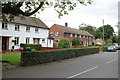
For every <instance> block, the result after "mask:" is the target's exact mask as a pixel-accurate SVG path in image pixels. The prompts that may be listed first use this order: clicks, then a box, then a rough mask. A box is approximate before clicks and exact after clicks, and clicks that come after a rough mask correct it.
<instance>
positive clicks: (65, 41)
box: [57, 38, 71, 48]
mask: <svg viewBox="0 0 120 80" xmlns="http://www.w3.org/2000/svg"><path fill="white" fill-rule="evenodd" d="M57 47H58V48H70V47H71V44H70V41H69V40H68V39H67V38H63V39H61V40H59V42H58V45H57Z"/></svg>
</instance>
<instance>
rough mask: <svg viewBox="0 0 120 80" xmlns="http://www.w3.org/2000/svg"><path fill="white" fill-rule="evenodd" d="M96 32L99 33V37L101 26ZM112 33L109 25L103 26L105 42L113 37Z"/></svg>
mask: <svg viewBox="0 0 120 80" xmlns="http://www.w3.org/2000/svg"><path fill="white" fill-rule="evenodd" d="M98 32H99V33H100V35H102V33H103V26H102V27H99V28H98ZM113 33H114V29H113V27H111V25H109V24H107V25H104V38H105V40H107V39H109V38H110V37H111V36H112V35H113ZM101 37H102V36H101Z"/></svg>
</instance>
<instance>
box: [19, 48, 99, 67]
mask: <svg viewBox="0 0 120 80" xmlns="http://www.w3.org/2000/svg"><path fill="white" fill-rule="evenodd" d="M98 52H99V48H85V49H79V48H75V49H61V50H49V51H35V52H30V51H29V52H28V51H23V52H22V57H21V60H22V61H21V62H22V63H21V66H28V65H35V64H42V63H47V62H51V61H58V60H64V59H69V58H74V57H79V56H83V55H89V54H94V53H98Z"/></svg>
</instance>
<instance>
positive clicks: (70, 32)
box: [49, 23, 94, 46]
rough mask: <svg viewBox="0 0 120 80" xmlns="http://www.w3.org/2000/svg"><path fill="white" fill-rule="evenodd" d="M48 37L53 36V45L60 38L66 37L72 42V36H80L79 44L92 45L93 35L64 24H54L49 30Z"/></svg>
mask: <svg viewBox="0 0 120 80" xmlns="http://www.w3.org/2000/svg"><path fill="white" fill-rule="evenodd" d="M49 34H50V37H53V38H54V45H55V44H56V43H57V42H58V41H59V40H60V39H62V38H67V39H69V41H70V42H71V44H72V41H73V39H74V38H77V37H78V38H80V40H81V42H80V45H82V46H88V45H93V40H94V36H93V35H91V34H90V33H89V32H87V31H83V30H78V29H74V28H70V27H68V24H67V23H65V26H62V25H57V24H54V25H53V26H52V27H51V28H50V31H49Z"/></svg>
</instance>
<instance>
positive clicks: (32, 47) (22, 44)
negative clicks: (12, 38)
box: [20, 43, 41, 51]
mask: <svg viewBox="0 0 120 80" xmlns="http://www.w3.org/2000/svg"><path fill="white" fill-rule="evenodd" d="M20 47H23V48H24V51H26V48H27V47H31V49H36V50H40V47H41V44H24V43H21V44H20Z"/></svg>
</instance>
